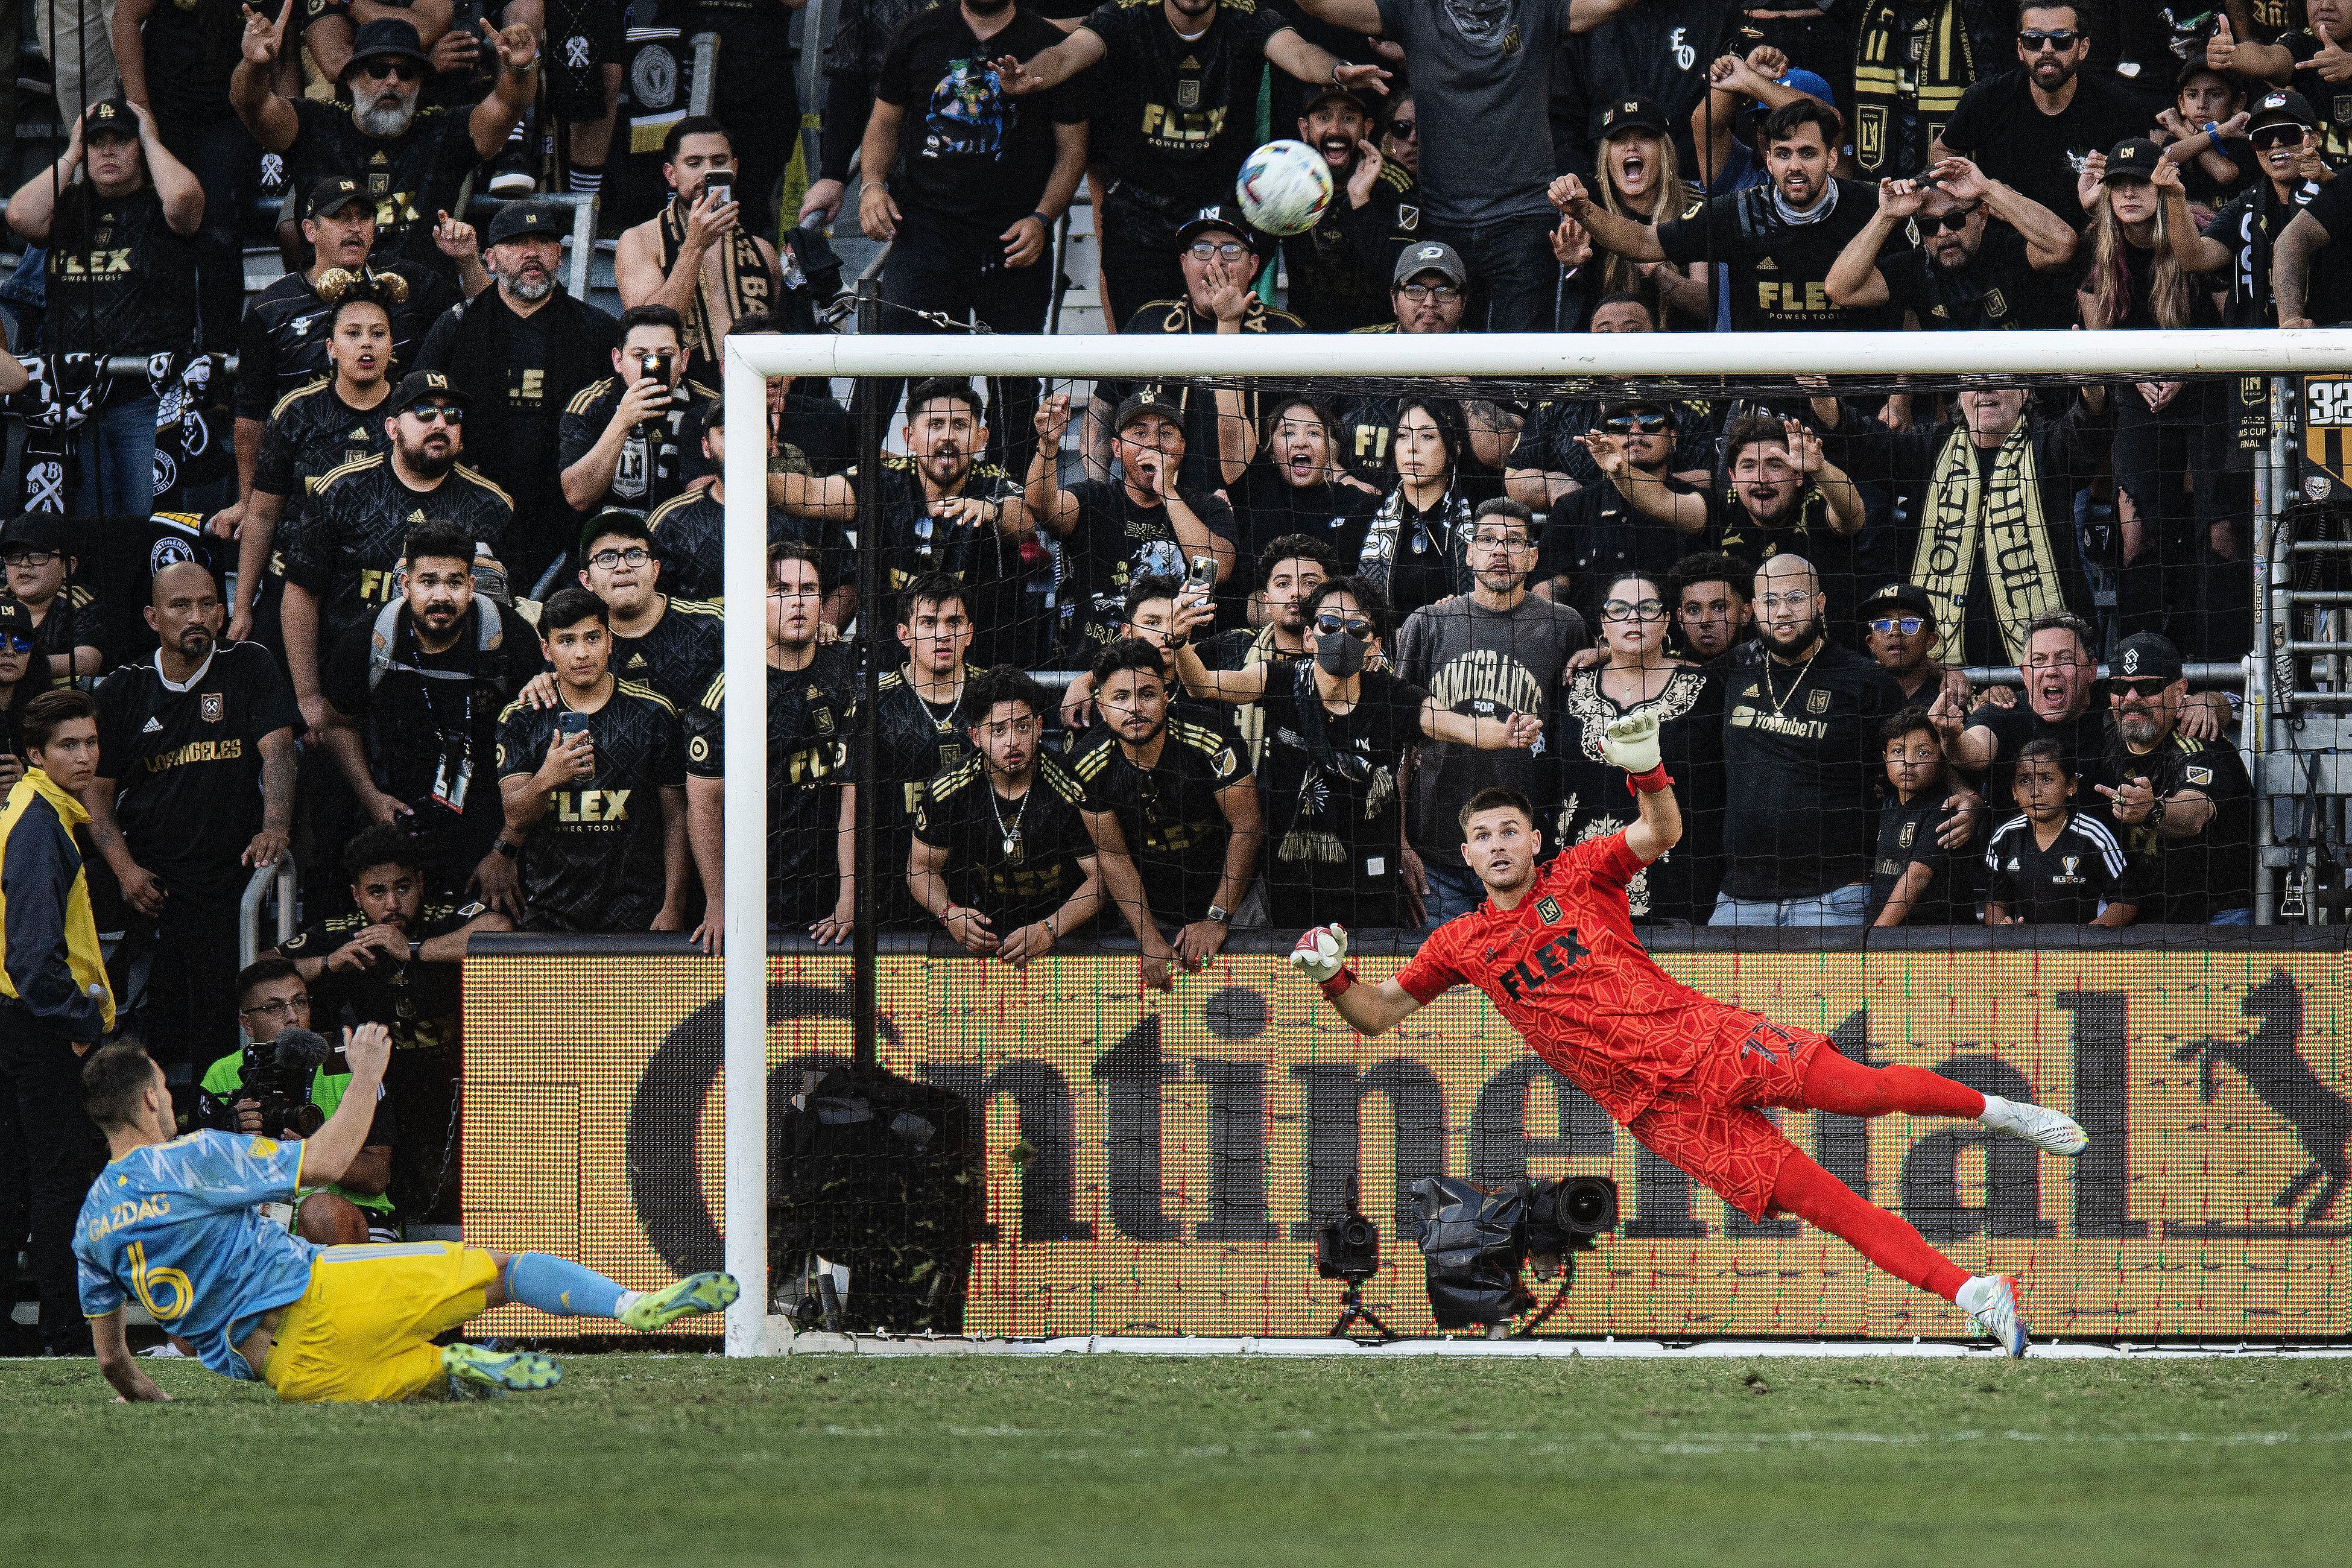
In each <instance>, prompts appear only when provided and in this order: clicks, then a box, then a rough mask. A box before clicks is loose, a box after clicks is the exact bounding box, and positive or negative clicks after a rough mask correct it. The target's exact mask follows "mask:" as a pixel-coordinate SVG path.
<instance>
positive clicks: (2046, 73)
mask: <svg viewBox="0 0 2352 1568" xmlns="http://www.w3.org/2000/svg"><path fill="white" fill-rule="evenodd" d="M2090 56H2091V37H2090V34H2089V33H2088V32H2086V31H2085V30H2084V26H2083V14H2082V11H2081V10H2080V9H2079V8H2078V7H2076V6H2074V5H2064V4H2053V5H2027V6H2024V7H2023V8H2021V10H2020V11H2019V12H2018V14H2017V59H2018V63H2017V65H2016V66H2014V67H2013V68H2011V69H2008V70H2005V71H2002V72H2000V74H1999V75H1997V76H1988V77H1986V78H1984V79H1982V80H1980V81H1979V82H1978V83H1977V84H1976V85H1975V86H1973V87H1971V88H1969V89H1968V91H1966V92H1965V93H1963V94H1961V95H1960V101H1959V103H1958V107H1956V108H1955V109H1954V110H1952V117H1951V119H1949V120H1948V121H1945V123H1944V129H1943V131H1942V132H1940V133H1938V134H1937V137H1936V138H1935V140H1934V141H1933V142H1931V143H1930V144H1929V146H1928V150H1927V154H1928V157H1929V159H1930V160H1931V161H1932V162H1935V163H1941V162H1942V161H1943V160H1944V159H1946V158H1948V157H1950V156H1951V155H1952V154H1953V153H1958V154H1959V155H1960V156H1962V157H1964V158H1969V159H1973V160H1974V161H1975V163H1976V164H1977V166H1978V167H1979V168H1980V169H1982V170H1983V171H1984V172H1985V174H1988V175H1990V176H1991V177H1992V178H1993V179H1996V180H1999V181H2000V183H2001V184H2005V185H2007V186H2009V187H2010V188H2011V189H2012V190H2014V191H2016V192H2018V193H2019V194H2020V195H2023V196H2024V197H2025V198H2026V199H2027V200H2028V201H2032V202H2036V203H2039V204H2040V205H2042V206H2043V207H2044V208H2046V209H2048V210H2049V211H2051V212H2053V213H2057V214H2059V215H2061V216H2063V217H2065V218H2067V219H2068V220H2069V221H2070V222H2071V221H2072V220H2073V219H2074V216H2075V215H2076V214H2078V213H2080V212H2081V211H2082V210H2083V204H2082V200H2081V198H2080V197H2078V196H2077V195H2075V194H2074V179H2075V176H2076V174H2079V173H2080V172H2081V170H2082V167H2083V161H2084V159H2085V158H2087V157H2089V156H2090V155H2091V154H2092V153H2104V152H2105V151H2106V150H2107V149H2108V148H2110V147H2112V146H2114V145H2115V144H2116V142H2120V141H2122V140H2124V139H2125V138H2126V137H2128V136H2137V135H2140V134H2142V133H2143V132H2146V131H2147V123H2148V115H2147V110H2146V108H2145V107H2143V106H2142V105H2141V104H2140V103H2138V102H2137V101H2136V100H2134V99H2133V97H2132V95H2131V93H2130V92H2129V91H2128V90H2127V89H2125V88H2124V87H2123V86H2121V85H2120V84H2119V83H2118V82H2117V81H2116V79H2115V78H2114V77H2113V76H2112V75H2110V74H2108V73H2106V72H2103V71H2096V70H2093V71H2085V70H2084V68H2083V66H2084V62H2085V61H2087V60H2088V59H2089V58H2090ZM1980 68H1983V69H1987V70H1990V68H1991V62H1990V61H1989V60H1988V61H1985V62H1983V64H1982V66H1981V67H1980ZM2056 291H2057V292H2058V293H2060V294H2062V295H2063V293H2064V292H2065V289H2064V286H2063V281H2062V282H2061V283H2060V285H2059V286H2058V287H2057V289H2056Z"/></svg>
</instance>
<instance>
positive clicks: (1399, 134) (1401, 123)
mask: <svg viewBox="0 0 2352 1568" xmlns="http://www.w3.org/2000/svg"><path fill="white" fill-rule="evenodd" d="M1420 133H1421V127H1420V126H1418V125H1416V124H1414V123H1413V122H1412V121H1410V120H1391V121H1389V134H1390V135H1391V136H1392V137H1394V138H1396V140H1398V141H1400V142H1410V141H1412V139H1413V138H1414V137H1415V136H1417V135H1419V134H1420Z"/></svg>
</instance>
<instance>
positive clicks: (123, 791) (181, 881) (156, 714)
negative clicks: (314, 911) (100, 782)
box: [98, 643, 301, 897]
mask: <svg viewBox="0 0 2352 1568" xmlns="http://www.w3.org/2000/svg"><path fill="white" fill-rule="evenodd" d="M156 657H157V658H161V657H162V656H161V655H160V654H159V655H157V656H156ZM300 722H301V713H300V711H299V710H298V709H297V708H296V707H295V705H294V691H293V689H292V688H291V687H289V686H288V685H287V684H286V678H285V677H284V676H282V675H280V674H279V673H278V663H277V661H276V660H275V659H273V658H270V657H269V650H268V649H267V648H265V647H262V646H261V645H260V644H259V643H229V644H226V645H225V646H221V647H215V648H214V650H213V654H212V657H211V658H208V659H206V660H205V666H204V668H202V669H199V670H198V671H197V672H196V673H195V676H194V679H191V680H190V681H189V682H188V684H187V686H186V687H185V689H178V690H175V689H173V688H171V687H168V686H166V685H164V683H163V671H162V669H161V668H158V667H157V665H156V664H155V663H154V662H153V661H152V660H150V661H148V662H146V663H143V664H127V665H124V666H123V667H122V668H120V669H117V670H116V671H115V672H114V673H113V674H111V675H110V676H108V677H107V678H106V679H105V680H104V681H102V682H101V683H100V686H99V689H98V751H99V763H98V773H99V776H100V778H108V779H112V780H113V781H114V784H115V798H114V815H115V818H116V820H117V821H118V822H120V823H121V827H122V836H123V837H124V838H125V839H127V840H128V841H129V843H130V846H131V858H132V859H134V860H136V861H138V862H139V864H140V865H142V866H143V867H145V868H147V869H148V870H149V871H151V872H152V873H153V874H154V875H155V877H156V878H157V879H159V880H161V881H162V882H163V886H164V889H165V890H167V891H170V890H173V889H187V890H190V891H194V892H199V893H204V894H206V895H209V896H215V897H216V896H219V895H222V894H232V893H235V892H236V890H237V889H239V888H240V887H242V886H243V885H244V881H245V878H246V874H247V872H246V867H245V866H244V865H243V864H242V863H241V860H240V857H242V856H243V855H244V854H245V847H246V846H247V844H248V843H250V842H252V839H253V836H254V835H255V834H257V833H258V832H260V831H261V806H262V802H261V744H260V742H261V740H262V737H264V736H265V735H268V734H270V733H272V732H273V731H278V730H290V729H292V728H294V727H296V726H298V725H299V724H300Z"/></svg>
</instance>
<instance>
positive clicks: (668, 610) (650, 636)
mask: <svg viewBox="0 0 2352 1568" xmlns="http://www.w3.org/2000/svg"><path fill="white" fill-rule="evenodd" d="M724 627H725V622H724V620H723V618H722V614H721V612H720V610H719V606H718V605H713V604H709V603H706V602H705V601H703V600H700V599H682V598H680V597H678V596H677V595H675V594H672V595H669V603H668V604H667V605H666V606H665V607H664V608H663V610H662V613H661V618H660V619H659V620H657V621H656V622H654V624H653V627H652V629H651V630H649V631H647V632H646V634H645V635H644V636H642V637H623V636H622V635H621V634H620V631H619V629H618V628H617V627H616V628H615V629H614V633H613V662H612V669H613V673H614V675H616V676H618V677H620V679H623V680H632V681H635V682H636V683H637V684H638V685H640V686H650V687H652V688H653V689H654V690H656V691H657V692H659V693H660V694H661V695H662V696H663V697H664V698H666V699H667V700H668V702H669V705H670V706H671V707H673V708H675V709H677V710H678V711H679V712H680V713H684V712H685V711H686V710H688V709H689V708H691V707H693V706H694V704H695V703H696V702H698V701H699V700H701V698H702V694H703V692H704V691H705V690H706V689H709V685H710V682H711V679H713V678H714V677H716V676H717V675H718V673H719V669H720V668H722V667H723V666H724V665H725V663H726V654H725V652H724V651H723V649H722V647H721V645H722V644H723V642H724V641H725V632H724Z"/></svg>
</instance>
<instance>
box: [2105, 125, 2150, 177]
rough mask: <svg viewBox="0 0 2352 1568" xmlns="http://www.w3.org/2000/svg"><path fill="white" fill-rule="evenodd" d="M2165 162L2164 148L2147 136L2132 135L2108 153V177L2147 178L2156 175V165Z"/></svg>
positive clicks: (2117, 143)
mask: <svg viewBox="0 0 2352 1568" xmlns="http://www.w3.org/2000/svg"><path fill="white" fill-rule="evenodd" d="M2162 162H2164V149H2163V148H2161V147H2159V146H2158V145H2157V144H2156V143H2155V142H2151V141H2149V140H2148V139H2147V137H2145V136H2131V137H2126V139H2125V140H2123V141H2121V142H2116V145H2115V150H2114V151H2113V152H2111V153H2108V154H2107V173H2106V178H2108V179H2110V180H2113V179H2126V180H2147V179H2153V178H2155V176H2156V166H2157V165H2158V163H2162Z"/></svg>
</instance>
